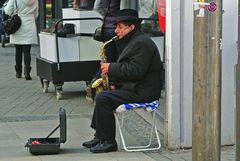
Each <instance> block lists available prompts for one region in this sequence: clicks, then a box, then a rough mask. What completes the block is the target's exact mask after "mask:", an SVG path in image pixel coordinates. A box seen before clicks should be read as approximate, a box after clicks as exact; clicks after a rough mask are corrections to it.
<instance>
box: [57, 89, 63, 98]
mask: <svg viewBox="0 0 240 161" xmlns="http://www.w3.org/2000/svg"><path fill="white" fill-rule="evenodd" d="M56 97H57V100H60V99H62V97H63V95H62V91H57V93H56Z"/></svg>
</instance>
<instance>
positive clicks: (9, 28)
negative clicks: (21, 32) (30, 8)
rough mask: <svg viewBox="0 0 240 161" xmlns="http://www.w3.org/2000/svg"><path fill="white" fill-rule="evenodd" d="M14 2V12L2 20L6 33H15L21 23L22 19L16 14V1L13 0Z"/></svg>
mask: <svg viewBox="0 0 240 161" xmlns="http://www.w3.org/2000/svg"><path fill="white" fill-rule="evenodd" d="M15 4H16V13H14V14H12V15H10V16H9V17H8V19H7V20H5V21H3V22H2V26H3V30H4V32H6V33H7V34H13V33H15V32H16V31H17V30H18V29H19V28H20V26H21V24H22V20H21V18H20V17H19V16H18V13H17V10H18V7H17V1H16V0H15Z"/></svg>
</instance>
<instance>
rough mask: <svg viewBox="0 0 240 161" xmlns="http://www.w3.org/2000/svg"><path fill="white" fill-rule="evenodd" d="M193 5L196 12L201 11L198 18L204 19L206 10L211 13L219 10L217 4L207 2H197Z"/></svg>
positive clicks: (199, 0) (198, 0)
mask: <svg viewBox="0 0 240 161" xmlns="http://www.w3.org/2000/svg"><path fill="white" fill-rule="evenodd" d="M193 5H194V10H195V11H197V10H199V12H198V14H197V17H204V16H205V10H206V9H207V10H208V11H209V12H211V13H212V12H215V11H216V10H217V4H216V3H215V2H205V0H195V2H194V3H193Z"/></svg>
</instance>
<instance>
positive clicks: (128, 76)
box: [82, 9, 163, 153]
mask: <svg viewBox="0 0 240 161" xmlns="http://www.w3.org/2000/svg"><path fill="white" fill-rule="evenodd" d="M140 23H141V20H140V19H139V17H138V12H137V11H136V10H132V9H124V10H120V11H119V13H118V15H117V18H116V29H115V32H116V35H117V36H118V40H117V41H116V45H117V47H118V51H119V52H120V55H119V57H118V59H117V61H116V62H111V63H103V64H101V71H102V73H104V74H108V76H109V79H110V81H111V84H112V90H106V91H102V92H101V93H99V94H97V95H96V105H95V109H94V113H93V117H92V122H91V127H92V128H93V129H94V130H95V136H94V138H93V139H92V140H90V141H86V142H84V143H83V144H82V145H83V146H85V147H87V148H90V151H91V152H93V153H104V152H112V151H116V150H117V142H116V140H115V137H116V127H115V118H114V110H115V109H116V108H117V107H118V106H119V105H121V104H124V103H141V102H152V101H154V100H157V99H159V98H160V93H161V89H162V86H163V82H162V81H161V80H162V79H161V71H162V68H163V66H162V61H161V58H160V54H159V51H158V48H157V46H156V45H155V43H154V42H153V41H152V40H151V39H150V38H149V37H148V36H146V35H145V34H144V33H143V32H142V30H141V24H140Z"/></svg>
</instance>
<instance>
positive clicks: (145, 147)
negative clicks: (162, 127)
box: [115, 110, 161, 152]
mask: <svg viewBox="0 0 240 161" xmlns="http://www.w3.org/2000/svg"><path fill="white" fill-rule="evenodd" d="M155 113H156V112H155V110H154V111H153V114H152V122H151V125H152V126H151V132H150V136H149V142H148V144H147V145H143V146H126V143H125V139H124V135H123V132H122V128H123V123H124V122H123V119H124V113H123V114H122V115H123V116H122V119H121V124H120V123H119V117H118V116H117V113H115V116H116V123H117V126H118V129H119V133H120V137H121V141H122V144H123V148H124V149H125V150H126V151H128V152H132V151H147V150H158V149H160V148H161V142H160V139H159V135H158V131H157V127H156V123H155ZM154 132H155V135H156V137H157V143H158V146H157V147H154V148H150V146H151V143H152V138H153V134H154Z"/></svg>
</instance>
